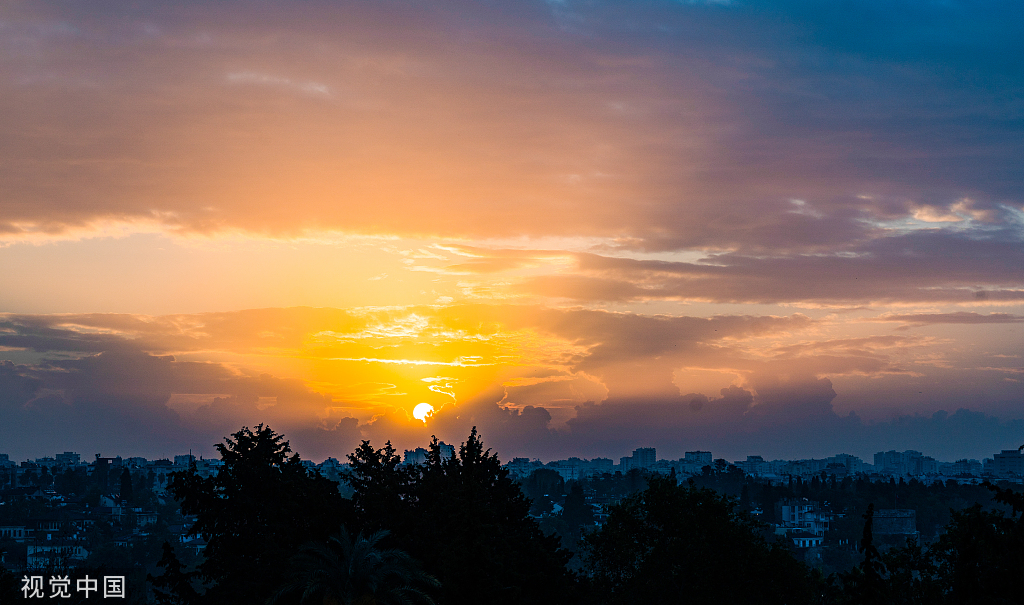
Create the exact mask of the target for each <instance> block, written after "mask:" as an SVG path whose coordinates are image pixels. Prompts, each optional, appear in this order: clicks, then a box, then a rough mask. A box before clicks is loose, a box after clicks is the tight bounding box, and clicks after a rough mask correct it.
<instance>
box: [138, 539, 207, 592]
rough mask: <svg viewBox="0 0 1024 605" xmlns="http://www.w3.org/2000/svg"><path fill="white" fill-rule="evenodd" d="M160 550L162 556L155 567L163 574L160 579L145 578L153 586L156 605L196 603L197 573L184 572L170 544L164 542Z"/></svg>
mask: <svg viewBox="0 0 1024 605" xmlns="http://www.w3.org/2000/svg"><path fill="white" fill-rule="evenodd" d="M162 550H163V556H161V557H160V561H159V562H158V563H157V566H158V567H162V568H164V573H163V574H161V575H160V577H153V576H152V575H150V576H148V577H147V580H149V582H150V583H151V584H152V585H153V593H154V595H155V597H156V602H157V605H190V604H191V603H195V602H197V601H198V600H199V592H198V591H197V590H196V588H195V584H196V580H197V578H198V575H199V572H197V571H194V570H193V571H185V567H184V566H183V565H182V564H181V561H179V560H178V557H177V556H176V555H175V553H174V548H173V547H171V544H170V542H164V543H163V547H162Z"/></svg>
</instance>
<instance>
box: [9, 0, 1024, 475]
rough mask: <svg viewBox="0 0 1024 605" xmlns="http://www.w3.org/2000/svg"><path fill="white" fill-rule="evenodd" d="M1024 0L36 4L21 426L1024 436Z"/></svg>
mask: <svg viewBox="0 0 1024 605" xmlns="http://www.w3.org/2000/svg"><path fill="white" fill-rule="evenodd" d="M1019 10H1020V9H1019V7H1018V6H1017V5H1015V4H1014V3H991V4H989V5H986V6H985V7H984V10H982V9H981V8H979V7H977V6H974V5H970V4H961V3H957V2H896V3H886V4H885V5H884V6H883V5H881V4H879V3H875V2H851V3H842V4H834V5H832V4H829V3H824V4H816V3H806V2H798V1H795V0H793V1H784V0H780V1H775V2H756V3H754V2H739V1H736V2H730V1H728V0H724V1H720V2H716V1H711V2H701V1H696V2H687V3H676V2H630V3H606V2H587V3H583V2H574V1H555V0H551V1H549V2H515V3H493V4H492V3H473V2H444V3H437V2H422V3H413V4H392V3H366V2H330V3H328V2H303V3H256V2H236V3H212V2H187V3H173V4H166V3H127V2H110V3H76V4H65V3H34V2H33V3H28V2H15V3H8V4H5V5H4V6H3V7H2V8H0V56H2V60H0V141H3V144H2V145H0V446H2V448H0V452H2V453H7V454H9V455H10V457H11V460H22V459H26V458H35V457H40V456H52V455H53V454H54V453H55V452H62V451H76V452H80V453H82V454H83V456H86V457H89V458H91V456H92V454H93V453H102V454H103V455H104V456H113V455H121V456H126V457H127V456H143V457H149V458H159V457H165V456H173V455H175V454H183V453H185V452H188V451H189V450H192V451H193V453H195V454H197V455H204V456H207V457H209V456H215V455H216V454H215V450H214V447H213V444H215V443H218V442H220V441H222V440H223V438H224V436H225V435H229V434H231V433H233V432H235V431H237V430H238V429H239V428H240V427H241V426H255V425H257V424H258V423H267V424H269V425H270V426H271V427H273V429H274V430H275V431H278V432H279V433H283V434H284V435H285V437H286V438H287V439H289V440H290V442H291V445H292V447H293V449H295V450H296V451H298V452H300V453H301V454H302V456H303V457H305V458H311V459H314V460H323V459H324V458H326V457H328V456H333V457H336V458H342V457H343V456H344V455H345V454H347V453H349V452H351V451H353V449H354V448H355V447H356V446H357V445H358V444H359V442H360V440H362V439H370V440H371V441H372V442H373V443H374V445H375V446H377V447H380V446H381V445H383V443H384V441H386V440H391V441H392V442H393V443H394V444H395V446H396V448H398V449H399V450H401V449H403V448H406V449H411V448H415V447H419V446H424V445H425V444H426V443H427V442H428V441H429V439H430V437H431V436H432V435H436V436H437V437H438V438H439V439H442V440H444V441H447V442H448V443H461V442H463V441H464V440H465V439H466V436H467V435H468V434H469V432H470V430H471V428H472V427H473V426H476V427H478V430H479V432H480V435H481V436H482V439H483V441H484V444H485V445H486V446H487V447H490V448H492V449H493V450H494V451H496V452H497V453H498V454H499V456H500V457H501V459H502V460H503V461H507V460H510V459H511V458H513V457H528V458H541V459H545V460H550V459H556V458H567V457H569V456H580V457H585V458H592V457H597V456H603V457H609V458H613V459H618V458H619V457H620V456H626V455H628V454H629V453H630V452H632V451H633V450H634V449H636V448H639V447H656V448H657V451H658V455H659V457H663V458H680V457H682V456H683V454H684V452H685V451H689V450H709V451H712V452H714V455H715V457H719V456H720V457H722V458H726V459H728V460H738V459H742V458H743V457H744V456H746V455H751V454H756V455H762V456H764V458H765V459H773V458H786V459H791V458H810V457H819V458H820V457H825V456H832V455H835V454H837V453H840V452H844V453H849V454H853V455H856V456H860V457H862V458H864V459H870V457H871V456H872V455H873V454H874V453H875V452H879V451H887V450H900V451H902V450H918V451H921V452H924V453H925V454H927V455H929V456H933V457H935V458H936V459H940V460H950V461H952V460H956V459H960V458H976V459H983V458H985V457H991V456H992V455H993V453H995V452H999V451H1001V450H1005V449H1016V448H1017V446H1018V445H1020V444H1021V443H1024V382H1022V381H1024V361H1022V351H1024V346H1022V344H1024V330H1022V327H1024V187H1022V186H1024V105H1022V97H1021V94H1020V91H1021V90H1024V48H1022V42H1021V41H1022V39H1024V37H1022V36H1021V31H1020V25H1019V24H1020V17H1019ZM423 404H427V406H423ZM418 406H421V407H418ZM414 412H415V413H414Z"/></svg>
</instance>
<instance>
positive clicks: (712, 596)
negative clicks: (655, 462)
mask: <svg viewBox="0 0 1024 605" xmlns="http://www.w3.org/2000/svg"><path fill="white" fill-rule="evenodd" d="M734 509H735V502H734V501H733V500H732V499H730V498H729V497H727V496H723V495H720V494H717V493H715V492H714V491H711V490H709V489H706V488H698V487H695V486H693V485H678V484H677V483H676V481H675V479H673V478H669V477H651V478H650V479H649V483H648V487H647V489H646V490H644V491H643V492H640V493H638V494H636V495H634V496H631V497H629V498H626V499H625V500H623V501H622V502H620V503H619V504H617V505H615V506H614V507H612V509H611V512H610V514H609V517H608V521H607V523H606V524H605V525H604V527H602V528H601V530H600V531H598V532H596V533H593V534H591V535H590V536H588V538H587V543H588V563H589V567H590V569H591V571H592V573H593V574H594V579H595V582H596V584H597V588H598V590H599V592H601V593H603V594H604V595H606V598H607V600H608V601H609V602H611V603H765V604H768V603H779V604H782V603H802V602H809V601H810V598H811V595H812V594H813V586H814V584H813V582H812V580H811V577H810V575H809V572H808V570H807V568H806V567H805V566H804V565H803V564H802V563H800V562H798V561H796V560H795V559H794V558H793V557H792V556H791V555H790V553H789V551H788V550H787V548H786V547H785V546H782V545H781V544H777V543H773V542H769V541H768V540H766V539H765V537H764V534H763V532H762V529H761V528H760V527H759V526H758V525H757V524H755V523H754V522H753V521H751V520H750V519H749V518H748V517H747V516H746V515H744V514H740V513H737V512H736V511H735V510H734Z"/></svg>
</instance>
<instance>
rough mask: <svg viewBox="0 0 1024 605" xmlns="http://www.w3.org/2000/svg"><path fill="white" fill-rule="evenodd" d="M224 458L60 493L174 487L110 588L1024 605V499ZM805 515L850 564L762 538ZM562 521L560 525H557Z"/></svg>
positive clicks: (460, 598)
mask: <svg viewBox="0 0 1024 605" xmlns="http://www.w3.org/2000/svg"><path fill="white" fill-rule="evenodd" d="M217 448H218V451H219V452H220V456H221V459H222V460H223V462H224V466H223V467H222V469H221V470H220V472H219V473H218V474H216V475H213V476H210V477H207V478H203V477H201V476H200V475H199V473H198V472H196V470H195V469H194V468H193V469H192V470H191V471H189V472H184V473H175V474H172V475H171V476H170V477H159V476H149V475H146V474H138V475H132V474H131V473H127V472H125V473H121V474H120V475H119V476H117V477H97V476H96V474H95V473H94V475H93V476H85V475H84V474H81V475H78V474H73V476H68V477H61V476H58V477H50V480H52V485H53V486H54V488H55V489H56V486H57V485H58V483H60V484H61V485H62V489H67V490H68V491H69V492H70V491H71V490H80V491H76V493H79V494H89V497H90V498H92V497H94V496H95V497H97V498H98V497H99V496H100V495H102V493H104V491H103V490H104V489H113V488H117V489H118V490H119V493H120V495H121V497H123V498H129V499H131V500H132V501H135V502H142V501H145V502H147V504H149V505H152V506H155V507H159V506H160V505H159V503H157V502H155V501H151V500H150V499H152V498H153V496H152V493H151V488H152V487H153V486H154V485H156V484H157V483H158V482H162V481H166V482H167V483H166V485H167V488H168V490H169V491H170V492H171V493H172V494H173V495H174V497H175V502H174V503H166V504H164V505H163V506H162V508H161V509H160V516H161V520H160V522H159V523H158V524H157V525H156V526H154V527H152V528H151V529H150V531H149V532H148V534H149V535H148V536H147V538H146V540H145V541H144V542H141V543H139V544H138V545H136V546H134V547H133V550H132V551H131V552H130V553H128V552H126V551H125V549H123V548H121V549H117V548H108V549H106V550H104V549H102V548H101V549H98V550H97V551H96V552H95V553H92V554H90V560H89V562H88V564H89V566H90V567H91V568H93V569H102V568H103V567H104V566H110V567H112V568H113V567H120V568H124V567H133V566H134V567H135V568H136V569H139V570H140V573H142V574H143V577H144V576H145V572H147V571H148V572H149V575H148V583H147V584H146V585H145V586H147V587H148V588H143V587H140V586H138V585H135V588H136V590H135V591H134V592H133V593H130V596H131V597H132V598H131V599H130V600H131V601H135V602H143V600H144V599H145V597H146V596H147V595H148V596H150V597H151V598H152V599H153V600H155V602H156V603H159V604H161V605H172V604H173V605H193V604H194V605H207V604H217V605H220V604H233V603H246V604H251V603H273V604H275V605H276V604H310V603H315V604H317V605H321V604H324V605H326V604H338V605H341V604H356V603H359V604H372V603H376V604H381V605H383V604H387V603H396V604H397V603H409V604H414V603H423V604H431V603H435V604H438V605H462V604H470V603H472V604H474V605H476V604H496V605H497V604H513V603H545V604H548V603H556V604H557V603H566V604H574V603H604V604H608V605H612V604H619V603H623V604H625V603H660V602H666V603H708V602H712V603H715V602H720V603H764V604H776V603H778V604H784V603H788V604H799V603H807V604H812V603H814V604H824V603H835V604H854V603H879V604H887V603H893V604H896V603H899V604H903V603H907V604H909V603H938V604H944V603H950V604H953V603H956V604H960V603H965V604H966V603H1021V602H1024V573H1022V571H1024V514H1022V513H1024V496H1022V495H1021V494H1020V493H1017V492H1014V491H1011V490H1010V489H1007V488H1005V487H998V486H974V485H959V484H954V483H950V484H948V485H947V484H941V485H925V484H923V483H919V482H916V481H911V482H908V483H904V482H892V483H885V482H881V483H871V482H869V481H866V480H863V479H854V478H836V477H830V476H825V477H820V478H819V477H816V478H814V479H813V480H811V481H794V482H786V483H785V484H783V485H767V484H763V483H760V482H757V481H755V480H753V479H750V478H747V477H744V476H743V473H742V472H740V471H739V470H738V469H736V468H735V467H732V466H730V465H728V464H726V463H724V461H721V462H716V464H715V465H712V466H710V467H707V468H706V469H705V472H704V473H703V474H702V475H700V476H698V477H695V478H693V479H690V480H688V481H686V482H682V483H680V482H678V481H677V480H676V478H675V476H674V475H672V476H658V475H646V474H644V473H641V472H634V471H631V472H629V473H626V474H620V473H615V474H606V475H600V476H596V477H591V478H588V479H586V480H583V481H570V482H564V481H562V479H561V477H560V476H559V475H558V473H557V472H555V471H553V470H551V469H539V470H537V471H535V472H534V473H533V474H531V475H530V476H529V477H527V478H525V479H523V480H522V482H521V483H518V482H516V481H514V480H512V479H511V478H510V477H509V475H508V473H507V471H506V470H505V469H503V468H502V467H501V465H500V462H499V460H498V458H497V456H496V455H495V454H492V453H491V452H490V450H487V449H486V448H485V447H484V444H483V443H482V441H481V439H480V438H479V436H478V435H477V434H476V431H475V430H474V431H473V433H471V434H470V435H469V437H468V439H467V440H466V442H465V443H463V444H462V445H461V447H460V448H459V449H458V452H457V453H456V455H455V456H454V457H452V458H450V459H444V458H443V457H442V453H441V448H440V447H439V444H438V443H437V442H436V440H435V441H434V442H433V443H432V444H431V446H430V448H429V455H428V457H427V461H426V463H425V464H422V465H403V464H400V459H399V457H398V455H397V452H396V451H395V450H394V449H393V448H392V447H391V445H390V444H386V445H384V447H382V448H379V449H378V448H374V447H373V446H372V445H371V444H370V443H369V442H363V443H362V445H361V446H360V447H359V448H358V449H357V450H356V451H355V452H354V453H353V454H351V455H350V456H349V462H350V463H351V469H350V471H348V473H347V475H346V476H345V477H344V482H343V484H342V485H339V484H338V483H336V482H335V481H333V480H331V479H328V478H326V477H323V476H322V475H321V474H320V473H318V472H316V471H312V470H309V469H307V467H306V466H304V465H303V464H302V462H301V460H300V458H299V456H298V455H297V454H294V453H293V452H291V449H290V448H289V446H288V442H287V441H285V440H284V438H283V436H281V435H279V434H277V433H275V432H274V431H273V430H271V429H270V428H268V427H265V426H263V425H260V426H257V427H256V428H255V430H250V429H248V428H243V429H242V430H241V431H239V432H237V433H235V434H234V435H232V436H231V438H228V439H225V442H224V443H223V444H218V446H217ZM99 482H104V483H105V484H106V485H102V486H101V485H99ZM789 498H808V499H810V500H819V501H828V502H829V503H830V505H831V506H832V508H833V510H835V511H837V512H843V513H845V516H844V517H843V518H842V521H841V522H837V523H836V524H835V525H834V527H833V529H832V531H831V532H830V534H831V535H830V538H829V540H831V541H832V542H833V544H843V543H844V542H845V541H846V540H849V543H848V544H845V548H846V552H847V553H848V557H847V558H848V560H847V561H832V562H831V563H830V562H828V561H823V562H822V563H820V564H817V565H807V564H805V562H804V559H803V556H802V554H801V553H800V552H798V551H794V550H793V549H792V548H791V546H790V545H789V544H788V543H787V542H785V541H782V540H780V539H779V538H778V537H776V536H775V535H773V532H772V531H771V529H770V527H769V526H768V525H767V524H766V523H764V522H762V521H773V519H772V517H773V515H774V512H773V511H774V510H775V504H776V503H778V502H780V501H782V500H784V499H789ZM595 502H596V503H601V504H602V507H601V508H600V510H601V513H602V515H601V518H602V520H603V524H602V525H600V526H599V527H598V526H597V525H595V523H594V521H595V509H594V508H592V507H591V505H590V503H595ZM556 504H557V505H558V506H559V507H561V510H560V513H559V514H552V511H553V510H554V509H555V505H556ZM894 505H897V506H899V507H900V508H915V509H917V510H918V520H919V521H918V522H919V527H920V528H921V529H922V532H921V536H922V538H923V539H924V540H923V543H922V544H918V543H916V542H913V541H908V542H904V543H901V544H883V543H881V541H880V540H879V539H878V537H876V536H875V535H874V533H873V531H872V524H873V514H874V512H873V511H874V510H875V509H880V508H892V507H893V506H894ZM16 506H20V507H23V508H24V507H32V506H38V505H36V504H32V503H30V502H25V503H21V504H17V505H16ZM3 508H4V509H5V510H4V511H3V513H2V514H3V515H11V514H23V513H25V512H26V511H24V510H20V511H15V510H13V507H7V506H5V507H3ZM531 512H532V514H531ZM758 513H759V514H758ZM182 515H185V516H187V517H183V516H182ZM184 519H188V520H194V526H193V530H194V531H195V532H197V533H198V534H200V535H201V536H202V537H203V538H204V539H205V540H206V541H207V545H206V548H205V550H204V552H203V554H202V555H199V556H196V555H195V553H194V552H191V551H189V550H187V549H183V548H181V544H180V543H178V542H177V541H176V540H174V539H170V534H169V533H168V531H167V526H168V524H169V523H180V522H182V521H183V520H184ZM758 519H761V520H762V521H759V520H758ZM538 520H539V522H538ZM0 521H2V520H0ZM96 531H98V532H103V531H109V528H104V527H103V526H102V525H101V526H99V527H98V528H97V529H96ZM840 536H841V537H840ZM94 539H95V541H96V542H95V543H97V544H102V543H103V542H102V536H95V537H94ZM826 550H827V549H826ZM15 580H16V578H15V576H14V575H13V574H11V573H8V572H5V571H3V570H0V602H7V600H6V599H7V598H11V599H13V598H18V599H20V596H21V595H20V594H19V593H18V592H17V582H16V581H15Z"/></svg>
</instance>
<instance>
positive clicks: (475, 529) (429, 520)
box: [352, 428, 574, 605]
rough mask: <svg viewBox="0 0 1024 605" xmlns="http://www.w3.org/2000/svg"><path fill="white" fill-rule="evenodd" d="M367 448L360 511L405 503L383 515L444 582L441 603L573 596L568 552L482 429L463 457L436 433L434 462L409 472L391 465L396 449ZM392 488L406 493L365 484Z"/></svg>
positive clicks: (356, 466)
mask: <svg viewBox="0 0 1024 605" xmlns="http://www.w3.org/2000/svg"><path fill="white" fill-rule="evenodd" d="M364 446H365V447H361V448H360V449H359V450H357V452H356V454H355V455H354V459H353V460H352V462H353V473H355V474H356V475H358V479H357V481H358V483H356V484H355V485H354V487H355V489H356V495H355V496H354V497H353V502H354V503H356V509H357V510H356V515H357V517H359V518H373V516H372V514H371V512H370V511H367V510H363V509H362V508H363V507H365V506H366V505H367V504H368V503H369V502H371V501H382V502H383V503H384V505H385V506H395V507H397V509H398V510H399V511H400V512H399V513H398V514H395V515H392V516H390V517H388V518H383V517H381V516H378V517H376V520H377V521H379V522H380V523H382V524H384V525H385V527H387V528H389V529H391V530H392V533H393V538H394V540H395V541H396V542H397V543H398V544H399V545H400V546H401V547H402V548H403V549H405V550H406V551H407V552H409V553H410V554H411V555H412V556H413V557H415V558H417V559H419V560H420V561H423V563H424V566H425V568H426V570H427V571H428V572H429V573H430V574H431V575H433V576H435V577H437V578H438V579H439V580H440V582H441V595H440V602H442V603H446V604H449V605H458V604H462V603H474V604H487V603H494V604H506V603H507V604H510V605H511V604H518V603H567V602H570V601H571V600H572V599H573V588H574V583H573V579H572V576H571V575H570V574H569V572H568V571H567V570H566V568H565V563H566V561H567V560H568V557H569V555H568V553H566V552H564V551H561V550H559V548H558V539H557V538H555V537H548V536H545V535H544V534H543V533H542V532H541V531H540V528H539V527H538V526H537V524H536V522H534V521H533V519H531V518H530V517H529V514H528V513H529V509H530V502H529V500H528V499H527V498H526V497H525V496H524V495H523V493H522V491H521V490H520V489H519V486H518V485H517V484H516V483H515V482H514V481H512V480H511V479H510V478H509V477H508V472H507V471H506V470H505V469H503V468H502V467H501V463H500V461H499V460H498V457H497V455H496V454H492V453H491V452H490V450H486V451H485V450H484V448H483V443H482V442H481V440H480V439H479V437H478V436H477V433H476V429H475V428H474V429H473V431H472V432H471V434H470V435H469V438H468V439H467V440H466V442H465V443H463V444H462V445H461V447H460V448H459V452H458V454H457V455H456V456H453V457H452V458H450V459H447V460H446V459H444V458H442V455H441V448H440V444H439V443H438V441H437V439H436V438H435V439H434V440H433V442H432V443H431V444H430V451H429V454H428V456H427V462H426V464H424V465H420V466H417V467H413V468H412V469H410V470H409V472H410V473H411V474H409V475H408V476H405V475H401V474H399V473H400V470H399V469H397V468H396V467H397V464H395V465H393V464H391V462H389V454H388V447H385V449H383V450H373V448H371V447H369V444H364ZM374 473H380V474H381V477H379V478H377V477H374V476H373V475H374ZM388 485H391V486H395V489H398V490H402V491H403V492H404V493H405V494H406V495H405V496H404V497H402V498H400V499H394V498H390V499H389V498H385V496H386V494H384V493H378V494H376V495H374V497H373V499H363V498H362V496H360V495H359V491H360V490H361V489H363V487H362V486H371V487H372V489H375V490H379V489H381V487H382V486H388Z"/></svg>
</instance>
